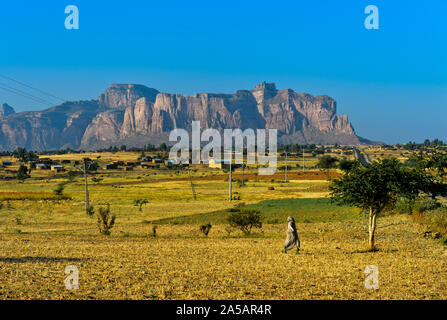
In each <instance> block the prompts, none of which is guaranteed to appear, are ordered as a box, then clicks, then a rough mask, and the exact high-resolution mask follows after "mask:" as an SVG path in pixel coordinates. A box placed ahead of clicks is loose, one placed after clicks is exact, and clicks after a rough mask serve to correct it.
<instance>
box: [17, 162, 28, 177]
mask: <svg viewBox="0 0 447 320" xmlns="http://www.w3.org/2000/svg"><path fill="white" fill-rule="evenodd" d="M28 178H29V175H28V168H27V167H26V166H25V165H23V164H22V165H20V167H19V170H18V171H17V179H19V180H22V181H23V180H25V179H28Z"/></svg>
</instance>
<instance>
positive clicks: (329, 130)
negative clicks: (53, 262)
mask: <svg viewBox="0 0 447 320" xmlns="http://www.w3.org/2000/svg"><path fill="white" fill-rule="evenodd" d="M193 120H197V121H200V122H201V126H202V129H206V128H214V129H218V130H223V129H226V128H240V129H246V128H252V129H261V128H266V129H269V128H271V129H278V139H279V143H298V144H303V143H315V144H335V143H338V144H349V145H357V144H368V143H370V141H369V140H366V139H363V138H361V137H359V136H357V135H356V133H355V131H354V128H353V126H352V125H351V123H350V122H349V121H348V117H347V115H342V116H339V115H337V113H336V102H335V100H334V99H332V98H330V97H328V96H325V95H323V96H316V97H314V96H312V95H309V94H306V93H296V92H294V91H293V90H291V89H284V90H277V89H276V86H275V84H273V83H266V82H262V83H261V84H259V85H258V86H256V87H255V88H254V89H252V90H238V91H236V93H234V94H215V93H198V94H195V95H182V94H170V93H161V92H159V91H158V90H156V89H152V88H148V87H145V86H143V85H136V84H113V85H111V86H110V87H109V88H108V89H107V90H106V91H105V92H104V93H103V94H101V95H100V96H99V98H98V99H97V100H91V101H77V102H65V103H63V104H61V105H59V106H55V107H52V108H50V109H47V110H44V111H33V112H20V113H15V112H14V109H13V108H12V107H10V106H8V105H7V104H4V105H2V106H1V108H0V149H2V150H14V149H16V148H17V147H25V148H27V149H33V150H54V149H61V148H72V149H84V150H92V149H98V148H106V147H109V146H120V145H123V144H125V145H127V146H142V145H145V144H155V145H158V144H160V143H162V142H168V136H169V132H170V131H171V130H172V129H174V128H184V129H186V130H188V131H189V130H191V122H192V121H193Z"/></svg>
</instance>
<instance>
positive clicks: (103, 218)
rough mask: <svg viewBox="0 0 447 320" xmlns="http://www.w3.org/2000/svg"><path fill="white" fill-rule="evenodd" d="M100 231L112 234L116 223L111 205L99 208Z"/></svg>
mask: <svg viewBox="0 0 447 320" xmlns="http://www.w3.org/2000/svg"><path fill="white" fill-rule="evenodd" d="M97 218H98V228H99V232H100V233H102V234H104V235H107V236H108V235H110V229H112V227H113V225H114V224H115V215H112V214H111V213H110V205H109V204H108V205H107V207H105V208H99V210H98V213H97Z"/></svg>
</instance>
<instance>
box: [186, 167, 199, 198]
mask: <svg viewBox="0 0 447 320" xmlns="http://www.w3.org/2000/svg"><path fill="white" fill-rule="evenodd" d="M188 165H189V164H188ZM188 175H189V183H190V184H191V191H192V196H193V198H194V200H197V196H196V190H195V189H194V184H193V183H192V177H191V167H188Z"/></svg>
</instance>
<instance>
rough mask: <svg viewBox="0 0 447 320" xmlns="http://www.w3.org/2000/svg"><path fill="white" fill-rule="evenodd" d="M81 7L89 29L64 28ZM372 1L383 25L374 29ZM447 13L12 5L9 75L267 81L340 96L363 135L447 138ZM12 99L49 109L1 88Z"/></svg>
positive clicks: (93, 84) (299, 5)
mask: <svg viewBox="0 0 447 320" xmlns="http://www.w3.org/2000/svg"><path fill="white" fill-rule="evenodd" d="M70 4H74V5H77V6H78V8H79V11H80V29H79V30H66V29H65V27H64V21H65V18H66V14H65V13H64V9H65V6H67V5H70ZM369 4H373V5H376V6H377V7H378V8H379V19H380V29H379V30H366V29H365V27H364V19H365V18H366V16H367V15H366V14H365V13H364V9H365V7H366V6H367V5H369ZM446 12H447V2H446V1H441V0H439V1H434V0H426V1H416V0H414V1H411V0H407V1H397V0H393V1H391V0H387V1H378V0H370V1H362V0H357V1H346V0H344V1H343V0H340V1H330V0H316V1H298V0H294V1H291V0H290V1H281V0H277V1H263V0H256V1H252V0H245V1H243V0H239V1H233V0H226V1H214V0H207V1H201V0H197V1H136V0H127V1H91V0H90V1H84V0H67V1H65V0H58V1H45V2H44V1H34V2H32V3H31V2H30V1H20V0H18V1H8V2H2V3H1V4H0V46H1V47H0V74H2V75H6V76H9V77H12V78H14V79H17V80H20V81H23V82H25V83H27V84H30V85H32V86H34V87H37V88H39V89H42V90H45V91H48V92H51V93H53V94H54V95H57V96H60V97H63V98H65V99H68V100H81V99H95V98H96V97H97V96H98V95H99V94H100V93H101V92H103V91H104V90H105V89H106V88H107V87H108V86H109V85H110V84H111V83H140V84H144V85H147V86H149V87H153V88H156V89H158V90H160V91H163V92H173V93H185V94H192V93H196V92H225V93H232V92H234V91H235V90H237V89H251V88H252V87H254V86H255V85H256V84H258V83H260V82H262V81H264V80H265V81H268V82H275V83H276V84H277V87H278V88H292V89H294V90H295V91H297V92H308V93H310V94H313V95H319V94H327V95H330V96H332V97H333V98H335V99H336V101H337V103H338V112H339V113H347V114H348V116H349V119H350V120H351V122H352V123H353V125H354V127H355V129H356V131H357V133H358V134H359V135H361V136H363V137H366V138H369V139H372V140H380V141H384V142H387V143H399V142H407V141H409V140H416V141H423V140H424V139H425V138H430V139H433V138H440V139H443V140H446V141H447V131H446V130H445V128H446V119H447V21H446V19H445V15H446ZM0 83H9V84H11V83H10V82H8V81H6V80H4V79H1V78H0ZM3 102H7V103H9V104H10V105H12V106H13V107H14V108H15V109H16V110H17V111H25V110H40V109H44V108H45V107H46V106H45V105H42V104H39V103H36V102H34V101H31V100H27V99H24V98H21V97H19V96H15V95H13V94H10V93H7V92H4V91H0V103H3Z"/></svg>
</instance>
